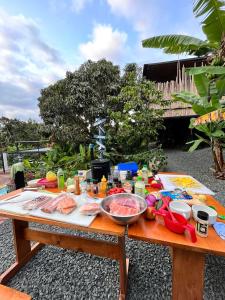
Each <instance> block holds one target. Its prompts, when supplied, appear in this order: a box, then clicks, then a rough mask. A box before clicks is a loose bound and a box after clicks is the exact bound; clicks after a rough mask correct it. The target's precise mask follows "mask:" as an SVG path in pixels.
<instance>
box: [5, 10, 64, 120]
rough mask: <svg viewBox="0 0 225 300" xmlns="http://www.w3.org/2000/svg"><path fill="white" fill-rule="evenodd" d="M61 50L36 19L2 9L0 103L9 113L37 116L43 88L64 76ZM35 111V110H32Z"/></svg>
mask: <svg viewBox="0 0 225 300" xmlns="http://www.w3.org/2000/svg"><path fill="white" fill-rule="evenodd" d="M65 71H66V65H65V63H64V61H63V60H62V58H61V56H60V54H59V53H58V51H57V50H56V49H54V48H52V47H51V46H49V45H48V44H47V43H46V42H45V41H44V40H43V39H42V37H41V35H40V29H39V26H38V24H37V23H36V22H34V21H33V20H32V19H30V18H26V17H24V16H23V15H17V16H11V15H9V14H7V13H6V12H5V11H4V10H2V9H0V105H1V113H2V114H3V115H6V116H17V115H18V116H20V117H26V118H29V117H35V116H36V118H38V114H37V97H38V96H39V93H40V89H41V88H43V87H45V86H46V85H49V84H50V83H52V82H53V81H55V80H57V79H58V78H61V77H62V76H64V75H65ZM31 112H32V113H31Z"/></svg>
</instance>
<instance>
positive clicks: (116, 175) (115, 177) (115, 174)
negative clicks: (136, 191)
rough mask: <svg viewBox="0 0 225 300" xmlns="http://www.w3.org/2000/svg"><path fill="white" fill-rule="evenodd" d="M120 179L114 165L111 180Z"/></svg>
mask: <svg viewBox="0 0 225 300" xmlns="http://www.w3.org/2000/svg"><path fill="white" fill-rule="evenodd" d="M115 179H118V180H119V179H120V171H119V170H118V166H115V168H114V171H113V180H115Z"/></svg>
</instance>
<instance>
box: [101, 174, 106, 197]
mask: <svg viewBox="0 0 225 300" xmlns="http://www.w3.org/2000/svg"><path fill="white" fill-rule="evenodd" d="M106 189H107V180H106V178H105V176H104V175H103V176H102V179H101V188H100V193H101V194H106Z"/></svg>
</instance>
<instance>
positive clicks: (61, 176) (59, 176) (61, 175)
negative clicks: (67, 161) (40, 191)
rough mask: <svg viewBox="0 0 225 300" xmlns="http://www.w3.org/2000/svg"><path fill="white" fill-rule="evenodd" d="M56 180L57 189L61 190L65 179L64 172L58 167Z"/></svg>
mask: <svg viewBox="0 0 225 300" xmlns="http://www.w3.org/2000/svg"><path fill="white" fill-rule="evenodd" d="M57 182H58V189H59V190H63V189H64V186H65V180H64V172H63V170H62V169H61V168H59V169H58V172H57Z"/></svg>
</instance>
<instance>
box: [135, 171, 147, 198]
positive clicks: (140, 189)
mask: <svg viewBox="0 0 225 300" xmlns="http://www.w3.org/2000/svg"><path fill="white" fill-rule="evenodd" d="M134 193H135V194H136V195H138V196H141V197H143V198H144V197H145V183H144V181H143V180H142V177H141V176H138V177H137V181H136V182H135V186H134Z"/></svg>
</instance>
